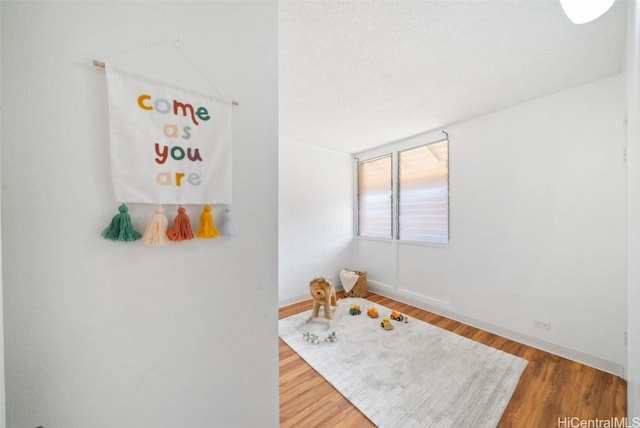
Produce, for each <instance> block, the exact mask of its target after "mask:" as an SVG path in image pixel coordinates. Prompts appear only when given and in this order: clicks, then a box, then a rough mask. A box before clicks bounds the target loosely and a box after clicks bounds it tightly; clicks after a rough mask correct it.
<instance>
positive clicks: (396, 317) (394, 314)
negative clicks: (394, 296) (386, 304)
mask: <svg viewBox="0 0 640 428" xmlns="http://www.w3.org/2000/svg"><path fill="white" fill-rule="evenodd" d="M389 318H391V319H392V320H395V321H404V315H402V314H401V313H400V312H398V311H391V315H389Z"/></svg>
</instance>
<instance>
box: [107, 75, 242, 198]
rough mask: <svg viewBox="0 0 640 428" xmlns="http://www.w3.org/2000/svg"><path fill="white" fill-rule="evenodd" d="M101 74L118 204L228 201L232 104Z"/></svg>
mask: <svg viewBox="0 0 640 428" xmlns="http://www.w3.org/2000/svg"><path fill="white" fill-rule="evenodd" d="M105 69H106V73H107V87H108V94H109V128H110V131H109V132H110V140H111V171H112V174H113V188H114V192H115V197H116V200H118V201H120V202H141V203H153V204H207V203H216V204H230V203H231V110H232V104H231V102H230V101H224V100H220V99H218V98H216V97H212V96H208V95H204V94H201V93H198V92H194V91H190V90H188V89H181V88H178V87H175V86H172V85H168V84H164V83H161V82H157V81H153V80H149V79H146V78H144V77H139V76H136V75H133V74H130V73H126V72H123V71H119V70H116V69H113V68H111V67H108V66H107V67H105Z"/></svg>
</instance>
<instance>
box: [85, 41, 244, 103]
mask: <svg viewBox="0 0 640 428" xmlns="http://www.w3.org/2000/svg"><path fill="white" fill-rule="evenodd" d="M179 43H180V39H173V40H162V41H159V42H155V43H151V44H148V45H144V46H138V47H136V48H133V49H128V50H126V51H121V52H117V53H115V54H113V55H111V57H112V58H114V57H118V56H124V55H129V54H132V53H136V52H140V51H141V50H143V49H151V48H154V47H156V46H161V45H168V44H171V46H172V47H173V48H174V49H175V50H176V51H177V52H178V53H179V54H180V56H182V58H183V59H184V61H185V62H186V63H187V64H188V65H190V66H191V68H192V69H193V70H194V71H195V72H196V73H197V74H198V76H200V78H201V79H203V80H204V82H205V83H206V84H207V85H209V87H210V88H211V89H212V91H213V92H214V94H215V95H216V98H218V99H219V100H220V101H224V102H230V103H231V105H232V106H238V105H240V103H239V102H238V101H236V100H231V101H229V99H228V98H225V97H222V96H221V95H220V94H221V92H220V91H219V90H218V89H217V88H216V86H215V85H214V84H213V82H212V81H211V80H209V78H208V77H207V75H206V73H205V72H204V71H203V70H202V69H201V68H200V67H198V65H197V64H196V63H195V61H192V60H191V59H190V58H189V57H188V55H187V54H186V52H185V51H184V50H183V49H182V48H180V46H179ZM106 62H108V61H106ZM92 63H93V65H94V66H96V67H99V68H105V61H100V60H96V59H94V60H93V61H92Z"/></svg>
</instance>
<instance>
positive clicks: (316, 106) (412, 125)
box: [279, 0, 627, 153]
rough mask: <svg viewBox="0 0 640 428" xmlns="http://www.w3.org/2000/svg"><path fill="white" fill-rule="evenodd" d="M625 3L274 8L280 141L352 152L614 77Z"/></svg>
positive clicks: (479, 1) (289, 4) (506, 1)
mask: <svg viewBox="0 0 640 428" xmlns="http://www.w3.org/2000/svg"><path fill="white" fill-rule="evenodd" d="M626 13H627V4H626V2H625V1H621V0H617V1H616V3H615V4H614V6H613V8H612V9H611V10H609V11H608V12H607V13H606V14H605V15H604V16H603V17H601V18H600V19H598V20H596V21H594V22H591V23H588V24H583V25H575V24H572V23H571V22H570V21H569V19H568V18H567V17H566V16H565V15H564V13H563V11H562V8H561V6H560V3H559V1H556V0H500V1H483V0H475V1H456V0H448V1H445V0H440V1H426V0H423V1H420V0H417V1H402V0H396V1H390V0H387V1H381V0H378V1H356V0H350V1H337V2H336V1H284V2H281V3H280V35H279V38H280V40H279V42H280V45H279V51H280V52H279V64H280V66H279V67H280V70H279V72H280V138H281V139H282V140H283V141H287V142H292V143H297V144H306V145H313V146H320V147H324V148H327V149H330V150H338V151H343V152H348V153H355V152H358V151H362V150H365V149H367V148H371V147H375V146H379V145H382V144H385V143H388V142H391V141H395V140H398V139H401V138H405V137H408V136H411V135H415V134H418V133H421V132H426V131H430V130H434V129H439V128H440V127H443V126H445V125H448V124H453V123H456V122H459V121H461V120H464V119H468V118H470V117H474V116H477V115H479V114H483V113H488V112H491V111H495V110H499V109H501V108H504V107H507V106H510V105H513V104H516V103H520V102H523V101H526V100H529V99H533V98H536V97H539V96H542V95H546V94H550V93H553V92H557V91H559V90H562V89H566V88H569V87H573V86H576V85H579V84H582V83H585V82H588V81H591V80H595V79H599V78H602V77H605V76H609V75H612V74H616V73H619V72H622V71H623V69H624V45H625V37H626Z"/></svg>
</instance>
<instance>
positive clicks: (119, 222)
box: [102, 204, 142, 241]
mask: <svg viewBox="0 0 640 428" xmlns="http://www.w3.org/2000/svg"><path fill="white" fill-rule="evenodd" d="M118 211H120V213H118V214H116V215H115V216H114V217H113V219H111V223H110V224H109V226H107V228H106V229H105V230H103V231H102V237H103V238H105V239H111V240H112V241H135V240H137V239H140V238H142V234H141V233H140V232H138V231H137V230H135V229H134V228H133V225H132V224H131V216H129V213H128V212H127V211H129V209H128V208H127V206H126V205H125V204H122V205H120V207H119V208H118Z"/></svg>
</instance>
